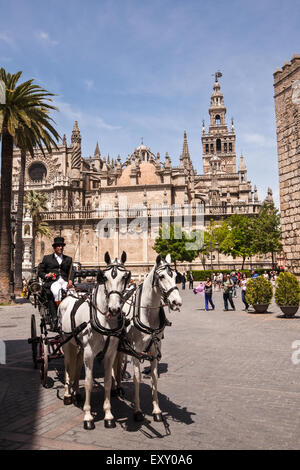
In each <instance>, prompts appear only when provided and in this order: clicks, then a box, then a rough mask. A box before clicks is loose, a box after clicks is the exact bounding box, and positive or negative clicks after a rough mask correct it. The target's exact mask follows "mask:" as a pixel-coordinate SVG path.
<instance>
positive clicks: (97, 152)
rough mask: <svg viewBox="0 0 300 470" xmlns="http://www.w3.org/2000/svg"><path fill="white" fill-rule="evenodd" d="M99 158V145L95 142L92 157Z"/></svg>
mask: <svg viewBox="0 0 300 470" xmlns="http://www.w3.org/2000/svg"><path fill="white" fill-rule="evenodd" d="M100 156H101V153H100V149H99V144H98V142H97V145H96V148H95V152H94V157H98V158H100Z"/></svg>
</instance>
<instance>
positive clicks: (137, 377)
mask: <svg viewBox="0 0 300 470" xmlns="http://www.w3.org/2000/svg"><path fill="white" fill-rule="evenodd" d="M132 361H133V383H134V408H133V410H134V411H133V417H134V420H135V421H144V415H143V413H142V410H141V407H140V382H141V370H140V362H139V360H138V359H137V358H135V357H133V358H132Z"/></svg>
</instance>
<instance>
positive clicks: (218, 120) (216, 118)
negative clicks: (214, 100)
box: [215, 114, 221, 126]
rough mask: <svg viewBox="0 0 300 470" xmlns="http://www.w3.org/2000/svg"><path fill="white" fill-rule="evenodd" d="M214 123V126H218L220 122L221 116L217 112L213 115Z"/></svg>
mask: <svg viewBox="0 0 300 470" xmlns="http://www.w3.org/2000/svg"><path fill="white" fill-rule="evenodd" d="M215 124H216V126H219V125H220V124H221V118H220V115H219V114H217V115H216V117H215Z"/></svg>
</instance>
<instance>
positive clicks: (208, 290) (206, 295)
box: [204, 277, 215, 311]
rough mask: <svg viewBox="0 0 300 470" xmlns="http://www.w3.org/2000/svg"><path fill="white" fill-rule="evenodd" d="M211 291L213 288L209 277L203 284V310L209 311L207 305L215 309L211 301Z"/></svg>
mask: <svg viewBox="0 0 300 470" xmlns="http://www.w3.org/2000/svg"><path fill="white" fill-rule="evenodd" d="M212 291H213V286H212V282H211V279H210V277H207V278H206V282H205V284H204V299H205V310H207V311H208V310H209V306H208V304H209V303H210V305H211V306H212V309H213V310H214V309H215V306H214V303H213V301H212Z"/></svg>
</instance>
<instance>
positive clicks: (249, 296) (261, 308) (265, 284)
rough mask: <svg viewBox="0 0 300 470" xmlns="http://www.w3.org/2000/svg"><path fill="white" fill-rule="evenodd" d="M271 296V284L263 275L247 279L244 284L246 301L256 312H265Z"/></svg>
mask: <svg viewBox="0 0 300 470" xmlns="http://www.w3.org/2000/svg"><path fill="white" fill-rule="evenodd" d="M272 297H273V286H272V283H271V282H270V281H268V280H267V279H265V278H264V277H263V276H259V277H256V278H255V279H249V281H248V282H247V286H246V301H247V303H248V304H249V305H252V306H253V308H254V310H255V311H256V312H257V313H265V312H266V311H267V310H268V307H269V305H270V303H271V300H272Z"/></svg>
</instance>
